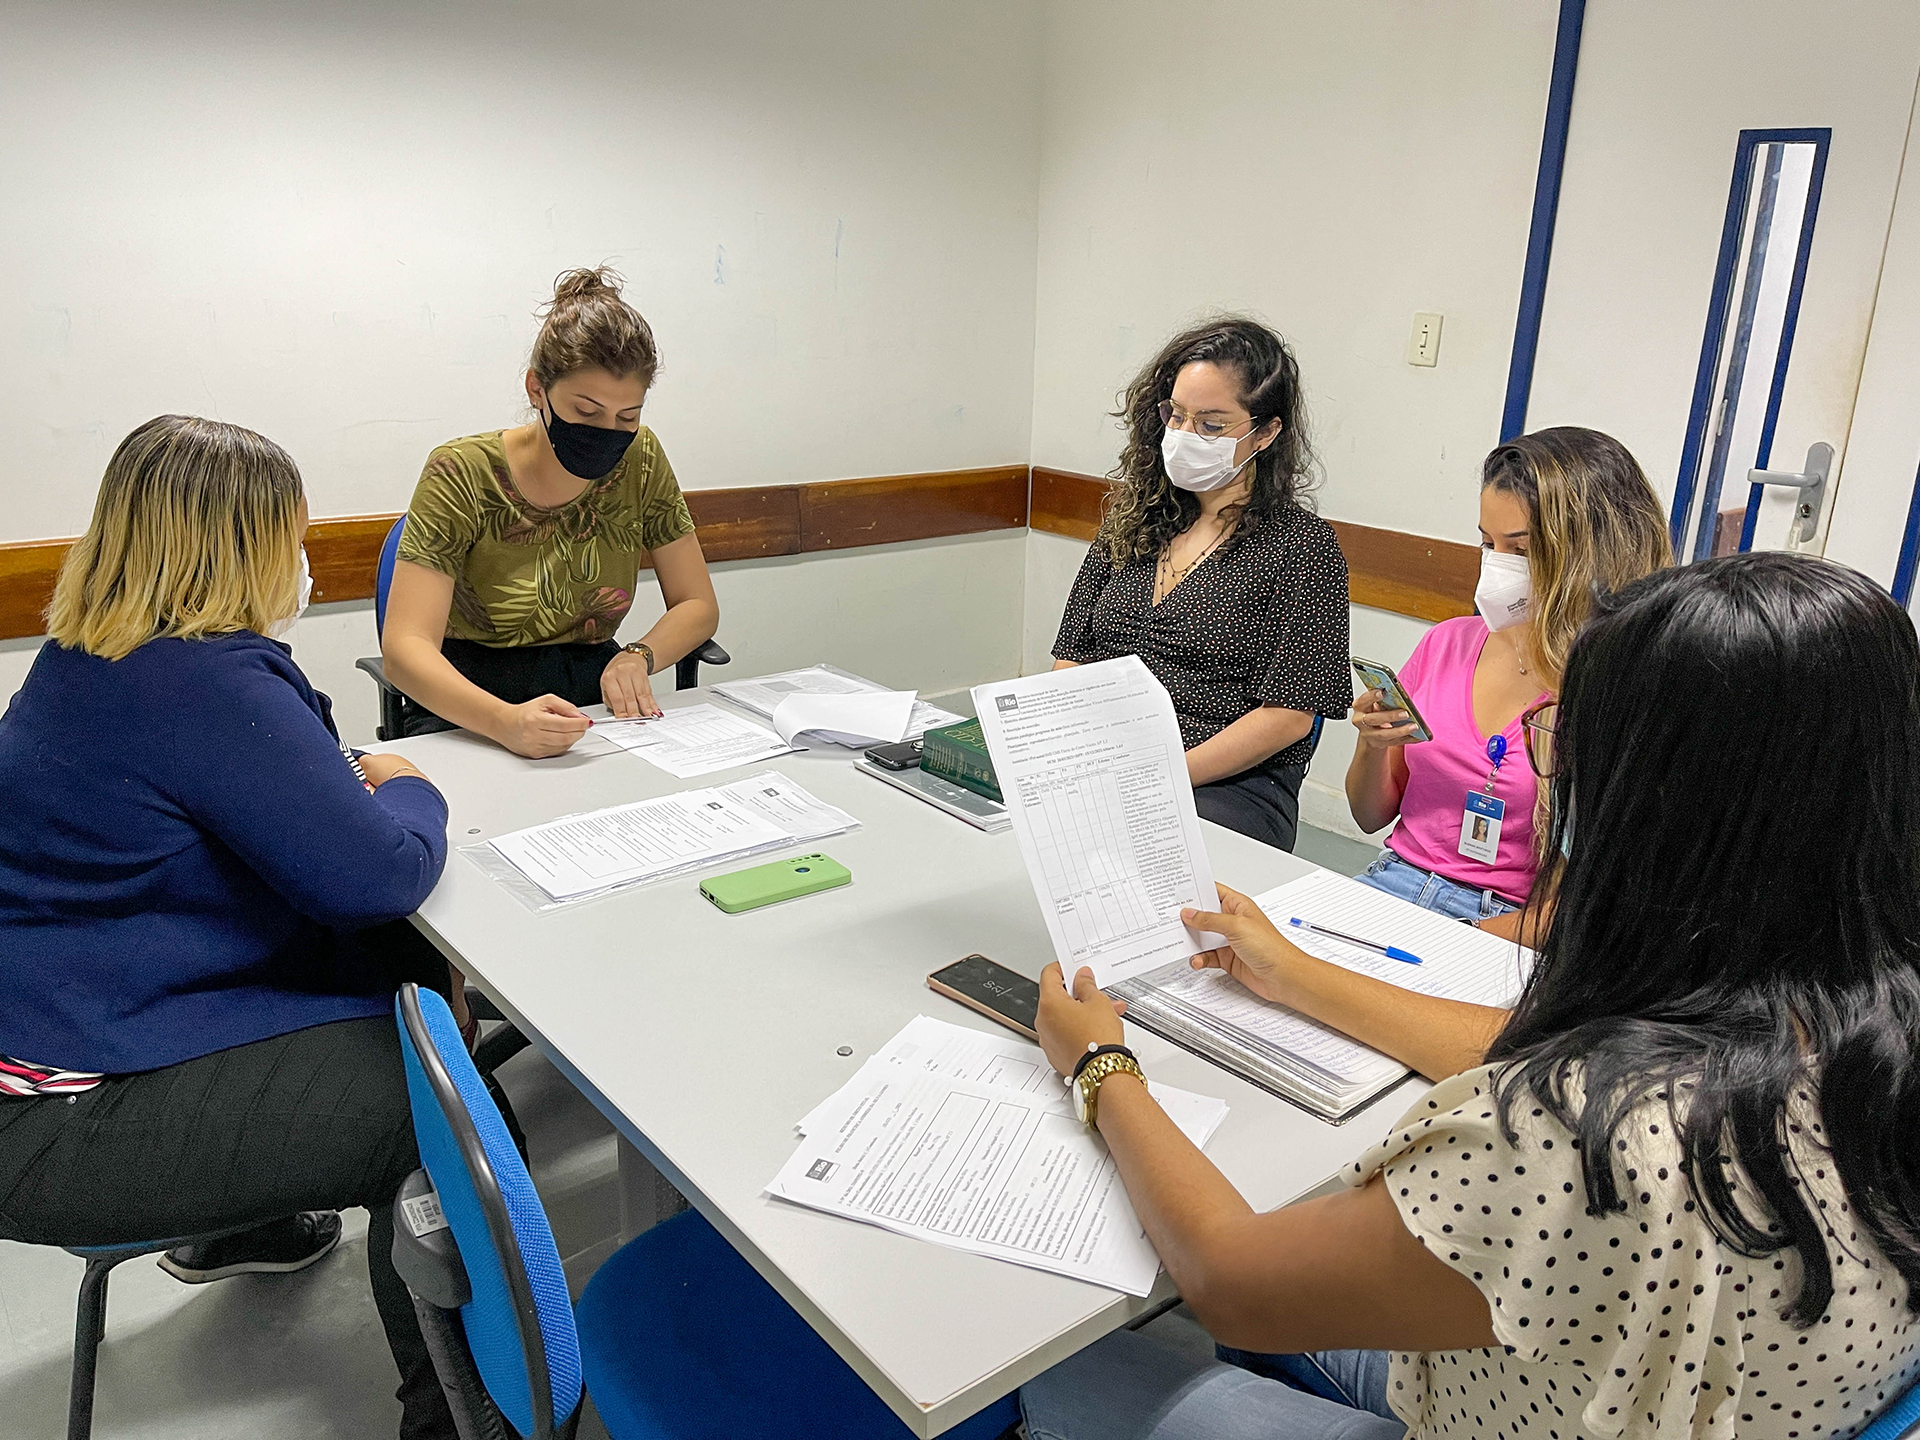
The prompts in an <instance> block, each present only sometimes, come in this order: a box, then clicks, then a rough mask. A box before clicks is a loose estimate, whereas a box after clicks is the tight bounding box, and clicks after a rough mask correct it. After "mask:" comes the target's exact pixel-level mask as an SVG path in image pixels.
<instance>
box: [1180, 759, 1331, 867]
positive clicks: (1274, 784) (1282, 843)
mask: <svg viewBox="0 0 1920 1440" xmlns="http://www.w3.org/2000/svg"><path fill="white" fill-rule="evenodd" d="M1306 778H1307V767H1306V766H1304V765H1288V766H1286V767H1285V768H1284V769H1278V770H1269V769H1257V770H1243V771H1241V772H1240V773H1239V774H1238V775H1229V776H1228V777H1227V778H1226V779H1224V780H1216V781H1214V782H1213V783H1212V784H1211V785H1196V786H1194V788H1193V806H1194V809H1196V810H1198V811H1199V812H1200V818H1201V819H1202V820H1211V821H1213V823H1214V824H1216V825H1224V826H1226V827H1227V829H1229V830H1238V831H1239V832H1240V833H1241V834H1242V835H1251V836H1252V837H1253V838H1254V839H1255V840H1259V841H1263V842H1264V843H1266V844H1268V845H1271V846H1273V847H1274V848H1276V849H1279V850H1285V851H1287V852H1288V853H1292V851H1293V842H1294V839H1295V837H1296V836H1297V835H1298V834H1299V833H1300V784H1301V782H1302V781H1303V780H1305V779H1306Z"/></svg>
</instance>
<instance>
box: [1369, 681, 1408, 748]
mask: <svg viewBox="0 0 1920 1440" xmlns="http://www.w3.org/2000/svg"><path fill="white" fill-rule="evenodd" d="M1353 728H1354V729H1355V730H1357V731H1359V732H1360V743H1361V744H1362V745H1365V746H1367V747H1368V748H1369V749H1372V750H1391V749H1394V748H1396V747H1398V746H1401V745H1405V744H1407V743H1408V742H1409V741H1411V740H1412V739H1413V738H1414V736H1415V735H1416V734H1418V733H1419V728H1420V727H1419V726H1418V725H1417V724H1416V723H1415V722H1414V718H1413V717H1412V716H1411V715H1409V714H1408V713H1407V712H1406V711H1404V710H1396V709H1393V708H1391V707H1390V705H1389V703H1388V701H1387V700H1386V698H1385V692H1384V691H1380V690H1363V691H1361V693H1360V696H1359V698H1358V699H1356V700H1355V701H1354V702H1353Z"/></svg>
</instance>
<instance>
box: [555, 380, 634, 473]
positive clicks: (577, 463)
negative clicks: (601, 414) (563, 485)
mask: <svg viewBox="0 0 1920 1440" xmlns="http://www.w3.org/2000/svg"><path fill="white" fill-rule="evenodd" d="M545 419H546V422H547V443H548V444H549V445H551V446H553V458H554V459H556V460H558V461H559V462H560V467H561V468H562V469H563V470H565V471H566V472H567V473H568V474H569V475H572V476H575V477H577V478H578V479H581V480H598V479H601V478H602V477H603V476H605V475H606V474H607V473H608V472H609V471H611V470H612V469H613V467H614V466H616V465H618V464H619V463H620V459H621V457H622V456H624V455H625V454H626V453H627V447H628V446H629V445H631V444H633V437H634V434H635V432H634V431H632V430H614V429H610V428H608V427H606V426H603V425H576V424H574V422H573V421H571V420H563V419H561V418H560V415H559V412H558V411H556V410H555V409H554V408H553V401H552V400H551V399H549V400H548V401H547V413H546V416H545Z"/></svg>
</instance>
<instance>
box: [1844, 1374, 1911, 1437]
mask: <svg viewBox="0 0 1920 1440" xmlns="http://www.w3.org/2000/svg"><path fill="white" fill-rule="evenodd" d="M1916 1422H1920V1381H1916V1382H1915V1383H1913V1384H1912V1385H1909V1386H1908V1387H1907V1390H1906V1393H1905V1394H1903V1395H1901V1396H1900V1397H1899V1398H1898V1399H1896V1400H1894V1402H1893V1403H1892V1404H1890V1405H1888V1406H1887V1408H1886V1409H1884V1410H1882V1411H1881V1412H1880V1413H1879V1414H1878V1415H1876V1416H1874V1417H1873V1423H1872V1424H1871V1425H1869V1426H1867V1428H1866V1429H1864V1430H1862V1431H1861V1432H1860V1433H1859V1435H1858V1436H1856V1437H1855V1440H1901V1437H1902V1436H1905V1435H1907V1434H1909V1433H1910V1432H1912V1430H1913V1428H1914V1425H1915V1423H1916Z"/></svg>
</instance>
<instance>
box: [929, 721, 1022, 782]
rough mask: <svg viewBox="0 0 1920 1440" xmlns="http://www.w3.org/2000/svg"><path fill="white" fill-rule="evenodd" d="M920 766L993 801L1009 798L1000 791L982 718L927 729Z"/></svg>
mask: <svg viewBox="0 0 1920 1440" xmlns="http://www.w3.org/2000/svg"><path fill="white" fill-rule="evenodd" d="M920 768H921V769H922V770H926V771H929V772H931V773H932V774H935V775H938V776H939V777H940V778H941V779H943V780H951V781H953V783H954V784H956V785H964V786H966V787H967V789H969V790H971V791H973V792H974V793H975V794H976V795H984V796H986V797H987V798H988V799H989V800H1004V798H1005V797H1004V796H1002V795H1001V794H1000V780H999V777H998V776H996V775H995V774H994V773H993V760H992V758H991V757H990V756H989V755H988V754H987V737H986V736H985V735H983V734H981V733H980V722H979V721H978V720H962V721H961V722H960V723H959V724H958V725H943V726H942V727H941V728H939V729H938V730H929V731H927V733H926V735H925V736H923V737H922V739H921V742H920Z"/></svg>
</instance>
